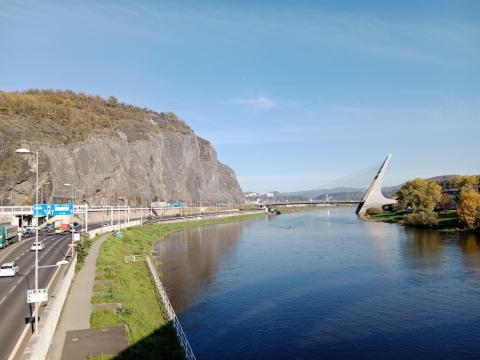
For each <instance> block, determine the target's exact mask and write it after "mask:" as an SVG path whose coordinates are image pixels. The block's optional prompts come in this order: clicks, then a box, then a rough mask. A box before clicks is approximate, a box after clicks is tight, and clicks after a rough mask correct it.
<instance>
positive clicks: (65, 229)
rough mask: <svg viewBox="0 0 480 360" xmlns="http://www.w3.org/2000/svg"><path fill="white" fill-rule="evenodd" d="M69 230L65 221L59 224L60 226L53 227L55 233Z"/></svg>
mask: <svg viewBox="0 0 480 360" xmlns="http://www.w3.org/2000/svg"><path fill="white" fill-rule="evenodd" d="M69 231H70V224H68V223H67V224H65V223H62V224H60V227H57V228H56V229H55V233H57V234H61V233H64V232H69Z"/></svg>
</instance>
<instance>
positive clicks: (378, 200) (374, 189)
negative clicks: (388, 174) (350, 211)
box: [355, 154, 397, 215]
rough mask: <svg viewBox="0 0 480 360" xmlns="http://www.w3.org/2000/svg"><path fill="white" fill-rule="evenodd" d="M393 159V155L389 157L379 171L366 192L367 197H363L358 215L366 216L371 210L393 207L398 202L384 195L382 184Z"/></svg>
mask: <svg viewBox="0 0 480 360" xmlns="http://www.w3.org/2000/svg"><path fill="white" fill-rule="evenodd" d="M391 157H392V154H388V155H387V158H386V159H385V161H384V162H383V164H382V166H381V167H380V169H379V170H378V172H377V175H375V177H374V178H373V181H372V183H371V184H370V186H369V187H368V189H367V191H366V192H365V195H363V198H362V201H361V202H360V204H359V205H358V208H357V211H356V212H355V213H356V214H357V215H362V214H365V212H366V211H367V210H368V209H370V208H382V206H384V205H392V204H395V203H396V202H397V200H394V199H389V198H386V197H385V196H383V194H382V182H383V178H384V176H385V171H386V170H387V167H388V164H389V163H390V158H391Z"/></svg>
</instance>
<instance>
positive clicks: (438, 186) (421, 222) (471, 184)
mask: <svg viewBox="0 0 480 360" xmlns="http://www.w3.org/2000/svg"><path fill="white" fill-rule="evenodd" d="M394 198H396V200H397V203H396V204H394V205H393V206H389V207H387V208H384V209H380V208H370V209H367V211H366V214H365V215H364V216H363V218H364V219H366V220H371V221H382V222H387V223H397V224H402V225H406V226H413V227H424V228H432V229H439V230H446V231H479V230H480V176H456V177H453V178H450V179H446V180H441V181H435V180H424V179H421V178H417V179H414V180H410V181H407V182H406V183H405V184H404V185H403V186H402V188H401V189H400V190H399V191H398V192H397V193H395V194H394Z"/></svg>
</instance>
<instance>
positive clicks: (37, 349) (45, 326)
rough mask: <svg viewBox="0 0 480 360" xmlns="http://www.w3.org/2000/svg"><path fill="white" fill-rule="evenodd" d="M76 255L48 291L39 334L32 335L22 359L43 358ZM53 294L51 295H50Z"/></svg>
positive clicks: (73, 269) (73, 270)
mask: <svg viewBox="0 0 480 360" xmlns="http://www.w3.org/2000/svg"><path fill="white" fill-rule="evenodd" d="M76 264H77V256H75V257H74V259H73V261H72V262H71V263H70V264H69V265H68V266H69V268H68V270H67V271H66V272H65V273H64V275H63V277H62V279H61V280H60V281H59V283H58V284H57V286H56V288H55V291H53V292H50V289H49V299H48V303H47V306H46V308H44V309H43V313H42V314H41V315H42V321H41V322H39V325H40V326H39V335H38V336H35V335H32V337H31V338H30V341H29V342H28V345H27V347H26V349H25V351H24V353H23V355H22V360H34V359H35V360H36V359H45V358H46V356H47V353H48V348H49V347H50V343H51V341H52V338H53V334H54V333H55V329H56V327H57V323H58V320H59V319H60V315H61V313H62V308H63V304H64V303H65V300H66V299H67V295H68V290H69V289H70V284H71V283H72V280H73V277H74V275H75V265H76ZM52 295H53V296H52Z"/></svg>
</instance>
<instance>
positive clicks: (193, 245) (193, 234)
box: [154, 222, 243, 312]
mask: <svg viewBox="0 0 480 360" xmlns="http://www.w3.org/2000/svg"><path fill="white" fill-rule="evenodd" d="M242 227H243V225H242V223H241V222H238V223H229V224H221V225H216V226H206V227H199V228H194V229H189V230H185V231H182V232H178V233H175V234H173V235H171V236H170V237H168V239H165V240H162V241H160V242H158V243H157V244H156V246H155V249H154V254H155V256H156V257H157V259H158V260H159V261H158V263H159V267H158V270H159V273H160V274H162V275H165V274H166V275H167V276H162V281H163V282H164V285H165V287H166V288H167V292H168V296H169V298H170V301H171V302H172V305H173V307H174V308H175V310H176V311H177V312H181V311H183V310H184V309H185V308H186V307H188V306H189V305H191V302H192V301H193V300H194V299H195V295H196V293H197V292H198V291H199V290H200V289H202V288H203V287H205V286H207V285H208V284H211V283H212V282H214V281H215V278H216V274H217V271H218V268H219V265H220V263H221V262H223V261H228V258H229V257H230V256H232V255H233V253H234V252H235V245H236V243H237V242H238V239H239V234H240V233H241V231H242Z"/></svg>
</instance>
